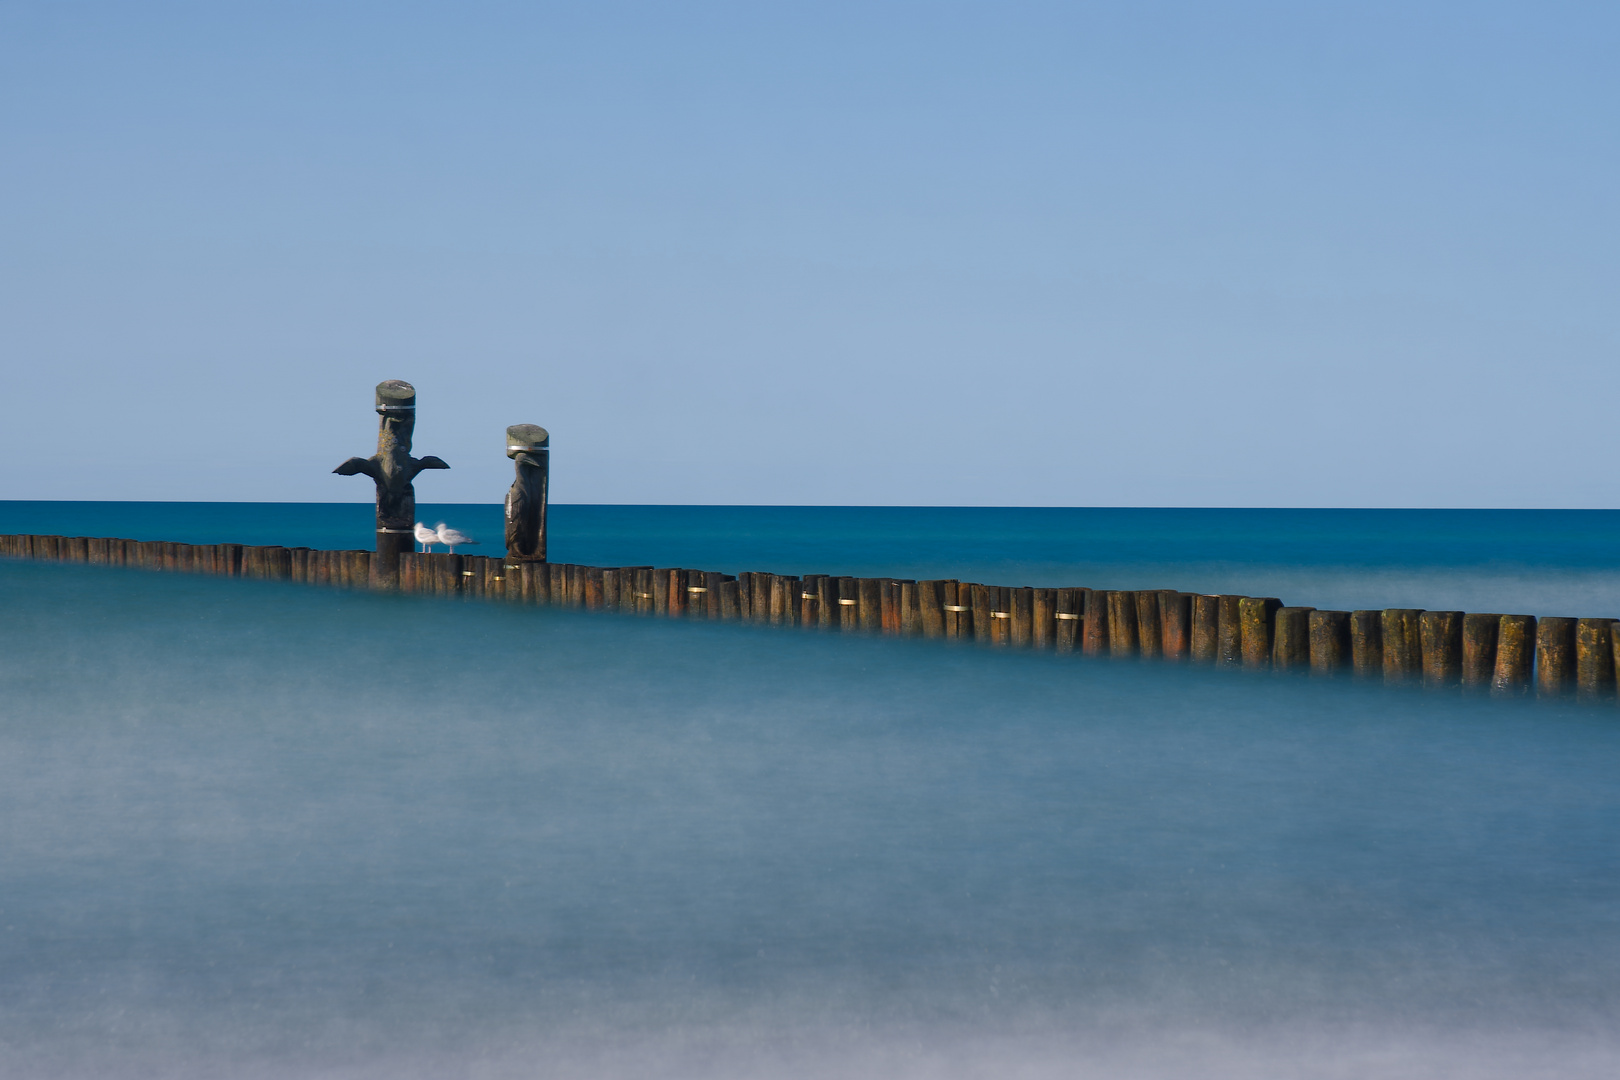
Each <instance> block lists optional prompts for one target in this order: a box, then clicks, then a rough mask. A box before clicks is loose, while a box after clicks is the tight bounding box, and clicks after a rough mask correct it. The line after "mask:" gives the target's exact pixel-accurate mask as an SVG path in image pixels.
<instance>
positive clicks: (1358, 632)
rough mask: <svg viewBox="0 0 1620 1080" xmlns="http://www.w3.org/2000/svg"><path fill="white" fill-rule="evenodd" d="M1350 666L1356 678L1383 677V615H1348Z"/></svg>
mask: <svg viewBox="0 0 1620 1080" xmlns="http://www.w3.org/2000/svg"><path fill="white" fill-rule="evenodd" d="M1350 666H1351V669H1352V670H1353V671H1354V672H1355V673H1356V675H1357V677H1359V678H1363V679H1382V678H1383V677H1384V613H1383V612H1382V611H1352V612H1351V613H1350Z"/></svg>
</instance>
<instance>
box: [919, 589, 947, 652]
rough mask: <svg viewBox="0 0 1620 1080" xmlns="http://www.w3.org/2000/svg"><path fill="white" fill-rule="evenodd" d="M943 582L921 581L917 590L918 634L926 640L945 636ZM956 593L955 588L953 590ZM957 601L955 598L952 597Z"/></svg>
mask: <svg viewBox="0 0 1620 1080" xmlns="http://www.w3.org/2000/svg"><path fill="white" fill-rule="evenodd" d="M945 584H946V583H945V582H943V581H919V582H917V584H916V590H917V633H918V634H920V635H922V636H923V637H925V638H942V637H944V636H945V608H944V600H943V593H944V587H945ZM953 591H954V588H953ZM952 600H953V601H954V600H955V597H952Z"/></svg>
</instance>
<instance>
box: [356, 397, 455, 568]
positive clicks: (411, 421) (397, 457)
mask: <svg viewBox="0 0 1620 1080" xmlns="http://www.w3.org/2000/svg"><path fill="white" fill-rule="evenodd" d="M377 415H378V416H379V417H380V418H381V419H380V421H379V423H378V427H377V452H376V454H374V455H372V456H371V457H369V458H358V457H352V458H350V459H349V460H348V461H345V462H344V463H343V464H341V465H339V466H338V467H337V468H335V469H333V470H332V471H333V472H335V473H337V474H338V475H339V476H357V475H365V476H369V477H371V479H372V480H373V481H375V482H376V485H377V557H376V558H375V559H372V560H371V586H372V588H377V589H396V588H398V587H399V557H400V556H401V555H403V554H404V553H405V552H407V551H412V550H414V548H415V535H414V532H413V529H414V527H415V525H416V488H415V487H414V486H413V485H412V481H413V480H415V479H416V474H417V473H419V472H421V471H422V470H423V469H448V468H449V467H450V466H448V465H446V464H445V463H444V462H443V461H440V460H439V459H438V458H436V457H425V458H414V457H411V435H412V433H413V432H414V431H415V430H416V388H415V387H414V386H412V385H411V384H410V383H408V382H403V381H401V380H399V379H390V380H388V381H387V382H383V383H378V384H377Z"/></svg>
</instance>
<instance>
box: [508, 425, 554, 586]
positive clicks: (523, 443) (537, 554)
mask: <svg viewBox="0 0 1620 1080" xmlns="http://www.w3.org/2000/svg"><path fill="white" fill-rule="evenodd" d="M506 456H507V457H509V458H511V459H512V461H513V462H514V468H516V469H517V477H516V478H515V479H514V480H513V481H512V486H511V488H509V489H508V490H507V492H506V561H507V562H509V563H524V562H539V563H543V562H545V561H546V498H547V492H546V488H547V486H548V485H549V484H550V482H551V435H550V434H549V433H548V432H547V431H546V429H545V428H543V427H540V426H539V425H537V424H513V425H512V426H511V427H509V428H507V429H506Z"/></svg>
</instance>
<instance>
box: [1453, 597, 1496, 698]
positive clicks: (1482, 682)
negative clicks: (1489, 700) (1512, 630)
mask: <svg viewBox="0 0 1620 1080" xmlns="http://www.w3.org/2000/svg"><path fill="white" fill-rule="evenodd" d="M1501 625H1502V616H1500V615H1486V614H1481V613H1477V612H1469V613H1467V614H1465V615H1464V616H1463V621H1462V684H1463V685H1464V686H1467V687H1474V688H1477V689H1486V688H1488V687H1489V686H1490V685H1491V676H1492V674H1494V673H1495V671H1496V634H1497V630H1498V629H1499V628H1500V627H1501Z"/></svg>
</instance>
